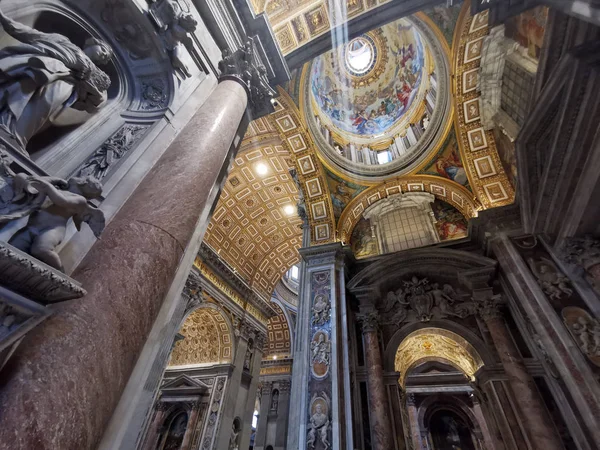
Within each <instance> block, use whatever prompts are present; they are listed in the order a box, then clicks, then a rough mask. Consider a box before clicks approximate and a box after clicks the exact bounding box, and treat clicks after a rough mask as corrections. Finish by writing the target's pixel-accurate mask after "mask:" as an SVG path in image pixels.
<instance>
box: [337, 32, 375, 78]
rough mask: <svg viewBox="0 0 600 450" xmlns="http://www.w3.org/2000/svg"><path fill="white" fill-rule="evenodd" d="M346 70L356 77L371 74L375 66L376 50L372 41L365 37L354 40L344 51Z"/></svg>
mask: <svg viewBox="0 0 600 450" xmlns="http://www.w3.org/2000/svg"><path fill="white" fill-rule="evenodd" d="M344 50H345V51H344V53H345V55H344V62H345V64H346V70H347V71H348V72H350V73H351V74H352V75H354V76H362V75H365V74H366V73H367V72H369V71H370V70H371V69H372V68H373V65H374V64H375V48H374V47H373V43H372V41H371V40H370V39H368V38H367V37H364V36H360V37H357V38H355V39H352V40H351V41H350V42H349V43H348V44H346V48H345V49H344Z"/></svg>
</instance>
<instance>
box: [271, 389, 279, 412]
mask: <svg viewBox="0 0 600 450" xmlns="http://www.w3.org/2000/svg"><path fill="white" fill-rule="evenodd" d="M278 407H279V391H278V390H274V391H273V398H272V399H271V411H277V408H278Z"/></svg>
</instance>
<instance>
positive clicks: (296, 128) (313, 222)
mask: <svg viewBox="0 0 600 450" xmlns="http://www.w3.org/2000/svg"><path fill="white" fill-rule="evenodd" d="M279 94H280V96H279V97H278V98H277V105H276V108H275V112H274V113H273V114H271V115H269V116H268V117H269V119H270V120H271V124H272V126H273V127H275V128H276V129H277V130H278V132H279V135H280V137H281V140H282V142H283V146H284V147H285V148H286V149H288V151H289V154H290V157H291V159H292V161H293V163H294V166H295V168H296V170H297V172H298V179H299V181H300V184H301V185H302V187H303V191H304V200H305V202H306V212H307V214H308V217H309V221H310V227H311V245H320V244H326V243H329V242H334V241H335V219H334V217H333V206H332V204H331V196H330V195H329V189H328V187H327V180H326V176H325V171H324V170H323V167H322V166H321V162H320V161H319V158H318V157H317V151H316V146H315V143H314V140H313V138H312V136H311V134H310V133H309V131H308V129H307V128H306V124H305V122H304V120H303V119H302V118H301V115H300V111H298V108H297V107H296V105H295V104H294V101H293V100H292V99H291V97H290V96H289V94H288V93H287V92H285V91H284V90H283V89H281V88H279Z"/></svg>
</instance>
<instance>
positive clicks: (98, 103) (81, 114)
mask: <svg viewBox="0 0 600 450" xmlns="http://www.w3.org/2000/svg"><path fill="white" fill-rule="evenodd" d="M0 23H1V24H2V27H3V28H4V31H5V32H6V33H7V34H9V35H10V36H11V37H12V38H14V39H16V40H17V41H19V42H20V44H17V45H13V46H8V47H5V48H3V49H2V50H0V89H1V91H2V92H3V97H2V102H1V104H0V130H2V131H4V132H5V133H6V134H7V135H8V137H10V138H11V139H13V140H14V141H15V144H17V146H18V147H19V150H21V151H22V152H23V153H25V154H27V151H26V149H25V148H26V146H27V143H28V142H29V140H30V139H31V138H32V137H33V136H35V135H36V134H38V133H40V132H42V131H44V130H45V129H46V128H48V127H50V126H51V125H54V126H68V125H76V124H80V123H83V122H85V121H86V120H87V119H88V118H89V117H90V115H91V114H93V113H95V112H97V111H98V110H99V109H100V108H102V106H103V105H104V104H105V103H106V100H107V90H108V88H109V87H110V84H111V80H110V78H109V76H108V75H107V74H106V73H105V72H103V71H102V70H100V69H99V68H98V65H104V64H107V63H108V62H109V61H110V59H111V57H112V54H113V53H112V49H111V48H110V47H109V46H108V44H106V43H105V42H103V41H100V40H98V39H95V38H89V39H88V40H87V41H86V42H85V46H84V49H83V50H81V49H80V48H79V47H78V46H76V45H75V44H73V43H72V42H71V41H70V40H69V39H68V38H67V37H65V36H63V35H61V34H55V33H43V32H41V31H38V30H35V29H33V28H30V27H28V26H26V25H23V24H21V23H18V22H15V21H14V20H12V19H10V18H8V17H7V16H5V15H4V14H3V13H2V12H0Z"/></svg>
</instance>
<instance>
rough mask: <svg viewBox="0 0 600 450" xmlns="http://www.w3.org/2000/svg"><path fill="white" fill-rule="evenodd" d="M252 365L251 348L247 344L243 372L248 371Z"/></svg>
mask: <svg viewBox="0 0 600 450" xmlns="http://www.w3.org/2000/svg"><path fill="white" fill-rule="evenodd" d="M251 364H252V346H251V345H250V344H248V348H247V349H246V355H245V357H244V370H248V371H249V370H250V365H251Z"/></svg>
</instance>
